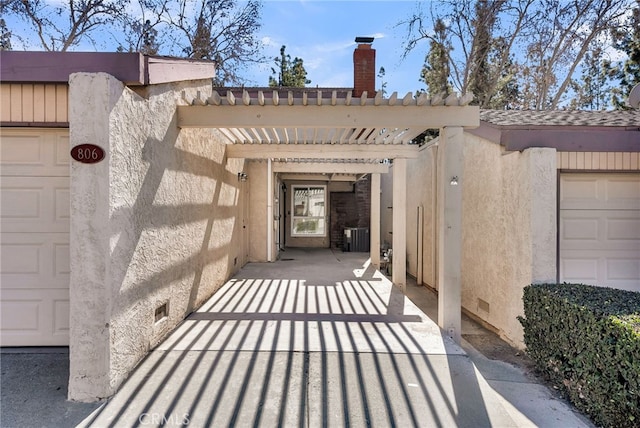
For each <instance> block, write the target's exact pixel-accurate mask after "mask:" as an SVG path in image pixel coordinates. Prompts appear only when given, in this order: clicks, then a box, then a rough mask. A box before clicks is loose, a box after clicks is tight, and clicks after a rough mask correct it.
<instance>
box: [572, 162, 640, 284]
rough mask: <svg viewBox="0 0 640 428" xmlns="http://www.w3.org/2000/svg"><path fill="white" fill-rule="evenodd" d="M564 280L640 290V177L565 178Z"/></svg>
mask: <svg viewBox="0 0 640 428" xmlns="http://www.w3.org/2000/svg"><path fill="white" fill-rule="evenodd" d="M560 195H561V198H560V216H559V217H560V219H559V222H560V224H559V226H560V230H559V244H560V262H559V270H560V272H559V274H560V280H561V281H566V282H577V283H585V284H592V285H601V286H609V287H615V288H621V289H625V290H633V291H640V174H610V173H588V174H564V175H562V176H561V183H560Z"/></svg>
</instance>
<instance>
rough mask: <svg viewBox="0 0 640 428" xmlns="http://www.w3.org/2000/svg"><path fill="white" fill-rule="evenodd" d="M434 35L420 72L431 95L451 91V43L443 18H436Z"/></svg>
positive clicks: (422, 80)
mask: <svg viewBox="0 0 640 428" xmlns="http://www.w3.org/2000/svg"><path fill="white" fill-rule="evenodd" d="M433 32H434V34H433V36H432V37H431V38H430V41H429V53H428V54H427V56H426V58H425V63H424V66H423V67H422V71H421V72H420V81H421V82H424V83H425V84H426V85H427V91H428V92H429V94H431V95H436V94H441V93H444V94H445V95H448V94H449V93H450V92H451V85H450V84H449V75H450V67H449V63H450V58H449V53H450V52H451V50H452V48H451V44H450V42H449V41H448V39H447V27H446V25H445V24H444V21H442V20H441V19H438V20H436V23H435V25H434V28H433Z"/></svg>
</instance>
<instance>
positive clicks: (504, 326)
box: [381, 134, 557, 347]
mask: <svg viewBox="0 0 640 428" xmlns="http://www.w3.org/2000/svg"><path fill="white" fill-rule="evenodd" d="M437 150H438V147H437V145H434V146H431V147H428V148H425V149H423V150H421V151H420V154H419V157H418V158H417V159H410V160H408V162H407V221H406V225H407V263H408V269H407V273H408V274H410V275H412V276H415V275H416V272H417V256H416V248H417V239H418V238H417V209H416V208H417V206H419V205H422V206H423V229H424V230H423V234H422V239H423V257H422V263H423V265H422V268H423V283H425V284H427V285H429V286H431V287H434V288H436V289H437V288H438V284H437V281H436V278H437V272H436V266H437V265H436V261H437V257H438V255H437V254H436V249H435V248H436V247H435V242H436V238H437V230H436V229H437V226H436V225H437V221H436V210H435V204H437V197H436V182H435V181H436V177H437V174H436V172H437V171H436V163H435V159H436V157H437ZM390 171H391V172H390V173H389V174H382V176H381V189H382V195H381V236H382V239H386V240H387V241H388V242H389V244H390V243H391V242H392V241H391V239H392V235H391V234H390V233H389V232H392V230H391V220H392V212H393V210H392V209H390V208H388V207H390V206H391V203H392V183H393V168H391V170H390ZM556 174H557V173H556V152H555V150H554V149H547V148H533V149H528V150H525V151H524V152H512V153H507V152H505V151H504V149H503V148H502V147H501V146H500V145H498V144H494V143H492V142H489V141H487V140H483V139H480V138H479V137H475V136H472V135H469V134H465V143H464V179H463V181H462V183H461V185H462V186H463V187H462V190H463V202H462V235H463V242H462V267H461V270H462V278H461V281H462V291H461V294H462V296H461V297H462V307H463V308H464V309H465V310H466V311H468V312H470V313H472V314H474V315H475V316H477V317H478V318H480V319H482V320H484V321H486V322H487V323H489V324H490V325H492V326H494V327H495V328H496V329H497V330H498V331H499V332H500V334H501V335H502V336H503V337H504V338H505V339H506V340H508V341H509V342H511V343H512V344H514V345H516V346H519V347H523V346H524V343H523V337H522V327H521V326H520V323H519V322H518V321H517V318H516V317H517V316H518V315H521V314H522V288H523V287H525V286H526V285H528V284H531V283H535V282H546V281H555V277H556V215H557V214H556V213H557V208H556V192H557V191H556V188H557V175H556ZM447 185H448V183H447ZM445 263H446V261H445Z"/></svg>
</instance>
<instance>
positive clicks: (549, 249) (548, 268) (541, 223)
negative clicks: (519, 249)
mask: <svg viewBox="0 0 640 428" xmlns="http://www.w3.org/2000/svg"><path fill="white" fill-rule="evenodd" d="M525 155H526V156H527V160H528V163H529V169H528V170H529V174H530V178H529V180H530V183H531V190H530V191H531V213H532V214H531V256H532V258H533V260H532V263H531V282H532V283H538V284H539V283H545V282H555V281H556V278H557V267H556V260H557V248H556V228H557V212H558V208H557V200H558V199H557V189H558V185H557V179H558V178H557V174H558V172H557V168H556V162H557V155H556V149H552V148H531V149H527V150H526V152H525Z"/></svg>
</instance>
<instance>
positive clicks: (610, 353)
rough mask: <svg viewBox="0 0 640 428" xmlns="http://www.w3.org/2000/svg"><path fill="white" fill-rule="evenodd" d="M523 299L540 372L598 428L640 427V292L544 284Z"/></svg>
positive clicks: (532, 353) (529, 348) (524, 320)
mask: <svg viewBox="0 0 640 428" xmlns="http://www.w3.org/2000/svg"><path fill="white" fill-rule="evenodd" d="M523 300H524V317H518V320H519V321H520V323H521V324H522V326H523V327H524V341H525V344H526V346H527V354H528V355H529V356H530V357H531V359H532V360H533V361H534V362H535V364H536V367H537V369H538V370H539V371H540V372H542V374H543V375H544V376H545V377H546V378H547V379H548V380H550V381H551V382H552V383H553V385H554V386H556V387H557V388H558V389H559V390H560V391H563V392H564V393H565V394H566V396H567V397H568V398H569V400H571V402H573V403H574V404H575V406H576V407H577V408H578V409H580V410H581V411H583V412H584V413H586V414H588V415H589V416H590V417H591V419H592V420H593V421H594V422H595V423H596V424H598V425H601V426H605V427H638V426H640V293H635V292H631V291H624V290H616V289H611V288H605V287H593V286H589V285H582V284H539V285H530V286H527V287H525V288H524V296H523Z"/></svg>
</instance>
